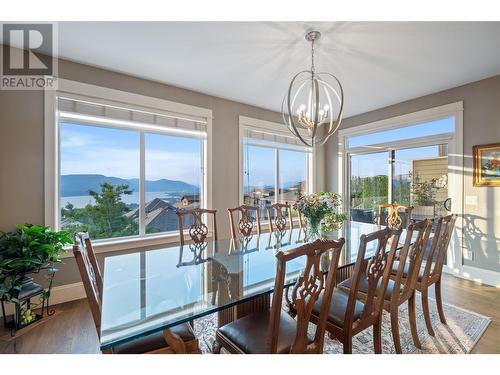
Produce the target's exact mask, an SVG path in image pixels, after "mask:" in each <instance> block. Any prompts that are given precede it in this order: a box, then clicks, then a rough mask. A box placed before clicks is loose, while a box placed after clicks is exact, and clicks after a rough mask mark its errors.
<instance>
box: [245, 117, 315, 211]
mask: <svg viewBox="0 0 500 375" xmlns="http://www.w3.org/2000/svg"><path fill="white" fill-rule="evenodd" d="M247 130H256V131H262V132H265V133H270V134H275V135H278V136H286V137H290V136H291V134H290V132H289V131H288V129H286V128H285V125H283V124H281V123H276V122H271V121H266V120H260V119H256V118H252V117H246V116H239V168H238V186H239V202H240V204H243V202H244V200H243V199H244V192H243V190H244V189H243V184H244V181H243V172H244V162H243V157H244V143H245V142H244V138H245V131H247ZM256 146H259V147H267V146H265V145H257V144H256ZM273 148H274V147H273ZM279 148H280V149H285V150H293V151H300V150H298V148H297V147H295V148H294V147H293V146H290V147H287V145H285V144H284V145H283V146H282V147H281V146H280V147H279ZM304 149H310V147H307V146H304ZM317 154H318V149H317V148H316V147H315V148H313V150H312V152H311V154H310V158H309V161H308V165H307V190H308V193H312V192H314V191H316V165H317V158H318V155H317ZM275 159H276V163H279V160H278V158H275ZM276 199H277V196H276Z"/></svg>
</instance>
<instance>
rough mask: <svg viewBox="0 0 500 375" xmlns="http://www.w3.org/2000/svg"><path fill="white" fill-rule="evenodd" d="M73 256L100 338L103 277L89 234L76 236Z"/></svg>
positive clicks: (82, 233)
mask: <svg viewBox="0 0 500 375" xmlns="http://www.w3.org/2000/svg"><path fill="white" fill-rule="evenodd" d="M73 254H74V256H75V259H76V264H77V265H78V270H79V271H80V275H81V277H82V281H83V287H84V289H85V294H86V295H87V300H88V302H89V306H90V311H91V313H92V318H94V324H95V327H96V330H97V334H98V335H99V336H100V334H101V303H102V275H101V271H100V269H99V265H98V264H97V259H96V257H95V253H94V249H93V247H92V244H91V242H90V238H89V235H88V233H87V232H80V233H77V234H75V237H74V244H73Z"/></svg>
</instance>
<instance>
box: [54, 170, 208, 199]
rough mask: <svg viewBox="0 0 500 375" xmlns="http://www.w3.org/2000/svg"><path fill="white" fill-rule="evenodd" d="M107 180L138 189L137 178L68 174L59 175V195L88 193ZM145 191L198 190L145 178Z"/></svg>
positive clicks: (181, 191) (183, 183)
mask: <svg viewBox="0 0 500 375" xmlns="http://www.w3.org/2000/svg"><path fill="white" fill-rule="evenodd" d="M104 182H107V183H109V184H111V185H120V184H121V185H128V186H129V188H130V190H133V191H139V179H138V178H132V179H130V180H127V179H123V178H119V177H108V176H103V175H101V174H69V175H63V176H61V196H62V197H72V196H78V195H88V194H89V190H94V191H100V189H101V184H103V183H104ZM146 191H164V192H176V193H184V192H185V193H194V192H198V191H199V187H198V186H194V185H191V184H188V183H186V182H183V181H175V180H167V179H165V178H163V179H161V180H155V181H151V180H146Z"/></svg>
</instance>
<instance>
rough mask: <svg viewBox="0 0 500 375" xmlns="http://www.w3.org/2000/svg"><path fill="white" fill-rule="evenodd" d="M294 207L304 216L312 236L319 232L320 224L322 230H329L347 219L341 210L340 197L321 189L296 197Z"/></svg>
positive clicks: (336, 227)
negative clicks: (314, 192) (317, 191)
mask: <svg viewBox="0 0 500 375" xmlns="http://www.w3.org/2000/svg"><path fill="white" fill-rule="evenodd" d="M294 208H295V209H296V210H298V211H299V212H300V213H302V215H304V216H305V217H306V219H307V222H308V224H309V230H310V234H311V235H313V236H317V235H318V234H319V230H320V226H321V229H322V230H323V231H325V232H330V231H332V230H335V229H338V227H339V226H340V224H341V223H342V222H343V221H345V220H346V219H347V215H346V214H345V213H344V212H342V197H341V195H340V194H337V193H331V192H327V191H322V192H319V193H316V194H309V195H303V196H301V197H300V198H299V199H297V201H296V202H295V204H294Z"/></svg>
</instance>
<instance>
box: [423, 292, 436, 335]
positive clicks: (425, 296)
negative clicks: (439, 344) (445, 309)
mask: <svg viewBox="0 0 500 375" xmlns="http://www.w3.org/2000/svg"><path fill="white" fill-rule="evenodd" d="M421 293H422V310H423V312H424V319H425V325H426V326H427V331H428V332H429V335H431V336H434V330H433V329H432V323H431V313H430V311H429V290H428V289H427V287H425V288H423V289H422V292H421Z"/></svg>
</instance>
